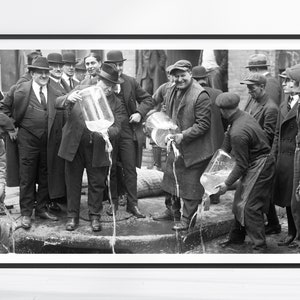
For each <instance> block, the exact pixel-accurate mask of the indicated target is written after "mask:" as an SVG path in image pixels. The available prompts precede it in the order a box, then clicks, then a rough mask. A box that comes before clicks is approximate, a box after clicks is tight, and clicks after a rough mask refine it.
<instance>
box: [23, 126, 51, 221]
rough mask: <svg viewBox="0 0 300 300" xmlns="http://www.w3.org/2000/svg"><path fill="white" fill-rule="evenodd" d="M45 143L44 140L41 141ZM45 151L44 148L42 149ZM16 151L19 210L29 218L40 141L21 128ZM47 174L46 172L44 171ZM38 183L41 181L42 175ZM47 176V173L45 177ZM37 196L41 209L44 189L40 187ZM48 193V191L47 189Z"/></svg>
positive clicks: (34, 189) (34, 188)
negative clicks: (17, 158)
mask: <svg viewBox="0 0 300 300" xmlns="http://www.w3.org/2000/svg"><path fill="white" fill-rule="evenodd" d="M43 142H45V140H43ZM42 148H43V149H44V150H45V147H42ZM18 151H19V166H20V167H19V172H20V173H19V174H20V209H21V214H22V215H23V216H31V215H32V211H33V207H34V201H35V198H36V181H37V177H38V168H39V160H40V152H41V141H40V139H39V138H37V137H35V136H34V135H32V134H31V133H29V132H28V131H26V130H25V129H23V128H21V129H20V130H19V134H18ZM46 172H47V171H46ZM39 175H40V181H41V183H42V184H47V181H46V182H45V180H43V177H42V174H39ZM45 176H47V173H46V175H45ZM40 192H42V194H40V196H39V205H40V207H42V205H43V203H42V201H43V200H44V195H43V194H44V193H45V188H44V187H42V190H41V191H40ZM47 193H48V189H47Z"/></svg>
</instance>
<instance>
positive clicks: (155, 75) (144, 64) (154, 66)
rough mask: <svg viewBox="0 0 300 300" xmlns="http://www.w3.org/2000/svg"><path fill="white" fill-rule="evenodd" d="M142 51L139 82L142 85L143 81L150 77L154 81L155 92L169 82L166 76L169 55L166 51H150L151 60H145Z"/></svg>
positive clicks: (140, 54)
mask: <svg viewBox="0 0 300 300" xmlns="http://www.w3.org/2000/svg"><path fill="white" fill-rule="evenodd" d="M142 51H145V50H141V51H140V53H139V62H138V71H137V75H136V77H137V81H138V83H139V84H142V80H143V79H145V78H147V77H149V78H151V79H152V81H153V92H155V91H156V90H157V89H158V88H159V86H160V85H161V84H163V83H164V82H167V81H168V78H167V74H166V69H165V67H166V61H167V55H166V53H165V51H164V50H148V51H150V53H149V59H147V60H145V59H144V58H143V53H142Z"/></svg>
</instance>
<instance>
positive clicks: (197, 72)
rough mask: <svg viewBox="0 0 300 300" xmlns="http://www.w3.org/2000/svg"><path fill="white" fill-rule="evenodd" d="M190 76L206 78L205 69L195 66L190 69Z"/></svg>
mask: <svg viewBox="0 0 300 300" xmlns="http://www.w3.org/2000/svg"><path fill="white" fill-rule="evenodd" d="M192 77H193V78H197V79H198V78H199V79H200V78H206V77H207V71H206V69H205V68H204V67H203V66H196V67H194V68H193V69H192Z"/></svg>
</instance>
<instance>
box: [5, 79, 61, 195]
mask: <svg viewBox="0 0 300 300" xmlns="http://www.w3.org/2000/svg"><path fill="white" fill-rule="evenodd" d="M31 90H32V80H30V81H26V82H23V83H20V84H18V85H17V86H15V88H14V89H13V95H8V97H6V98H4V99H3V102H2V108H3V109H4V111H5V112H8V111H9V112H10V116H11V117H12V118H13V120H14V122H15V126H16V127H19V126H20V123H21V122H22V119H23V117H24V115H25V112H26V110H27V107H28V104H29V96H30V93H31ZM60 95H61V92H60V91H58V90H55V89H53V87H51V85H48V96H47V99H48V100H47V107H48V109H47V110H48V145H47V168H48V189H49V195H50V198H59V197H63V196H64V195H65V179H64V161H63V160H62V159H61V158H59V157H58V156H57V149H58V145H59V144H60V141H61V128H62V126H63V123H64V115H63V112H58V111H57V110H56V109H55V108H54V102H55V99H56V98H57V97H58V96H60ZM12 144H13V145H12ZM10 146H12V147H13V146H14V148H15V150H14V151H12V153H11V154H12V155H8V157H7V168H8V169H10V171H9V172H8V174H7V176H8V178H7V181H8V185H9V186H17V185H19V182H18V181H19V169H18V167H17V168H16V166H18V165H19V164H18V162H19V157H18V151H17V143H11V144H10Z"/></svg>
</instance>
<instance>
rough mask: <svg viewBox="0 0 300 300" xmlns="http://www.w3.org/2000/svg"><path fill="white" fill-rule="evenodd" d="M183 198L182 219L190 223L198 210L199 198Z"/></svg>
mask: <svg viewBox="0 0 300 300" xmlns="http://www.w3.org/2000/svg"><path fill="white" fill-rule="evenodd" d="M182 200H183V208H182V220H183V221H184V222H186V223H189V222H190V221H191V219H192V217H193V216H194V214H195V213H196V212H197V209H198V204H199V202H201V201H199V200H189V199H184V198H183V199H182Z"/></svg>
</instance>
